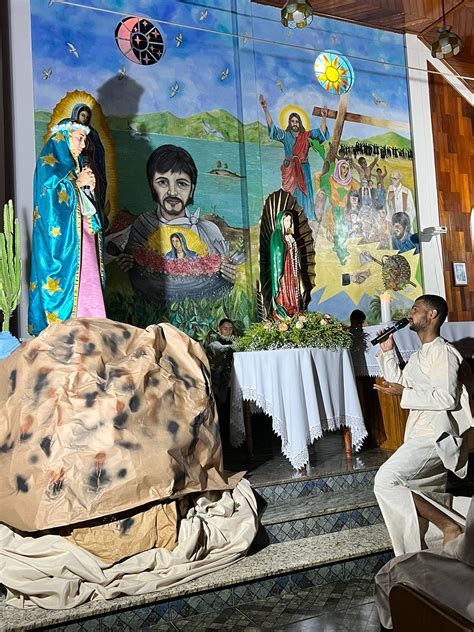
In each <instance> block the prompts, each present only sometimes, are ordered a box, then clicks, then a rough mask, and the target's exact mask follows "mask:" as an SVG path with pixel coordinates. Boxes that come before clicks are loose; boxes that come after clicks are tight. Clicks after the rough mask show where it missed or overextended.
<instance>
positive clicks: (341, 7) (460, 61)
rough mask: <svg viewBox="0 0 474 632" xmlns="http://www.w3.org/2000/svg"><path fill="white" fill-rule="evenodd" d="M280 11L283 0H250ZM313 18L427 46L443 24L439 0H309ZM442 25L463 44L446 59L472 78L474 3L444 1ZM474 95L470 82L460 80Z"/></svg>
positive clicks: (458, 70) (449, 64) (463, 75)
mask: <svg viewBox="0 0 474 632" xmlns="http://www.w3.org/2000/svg"><path fill="white" fill-rule="evenodd" d="M252 1H253V2H255V3H257V4H266V5H270V6H273V7H278V8H279V9H281V8H282V7H283V5H284V4H285V2H286V0H252ZM310 3H311V5H312V7H313V12H314V14H315V15H321V16H324V17H327V18H336V19H339V20H346V21H348V22H355V23H357V24H364V25H365V26H373V27H376V28H381V29H386V30H389V31H396V32H399V33H414V34H416V35H418V37H419V38H420V39H421V40H422V41H423V42H424V43H425V44H426V45H427V46H428V47H430V46H431V42H432V41H433V40H435V39H436V37H437V34H438V33H437V28H438V27H439V26H442V25H443V18H442V15H443V11H442V3H441V0H381V1H380V0H356V1H354V0H310ZM444 5H445V11H446V24H448V25H451V26H452V30H453V31H454V32H455V33H457V34H458V35H459V36H460V37H461V39H462V42H463V48H462V50H461V52H460V53H459V54H458V55H456V57H452V58H451V59H449V60H446V61H445V62H444V63H446V64H447V65H448V66H449V67H450V68H451V70H453V71H454V72H455V73H456V74H457V75H460V76H461V77H472V78H474V0H445V3H444ZM464 83H465V84H466V85H467V86H468V87H469V88H470V90H471V92H474V79H472V80H464Z"/></svg>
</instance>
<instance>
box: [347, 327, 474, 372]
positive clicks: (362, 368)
mask: <svg viewBox="0 0 474 632" xmlns="http://www.w3.org/2000/svg"><path fill="white" fill-rule="evenodd" d="M391 324H392V323H389V324H388V325H372V326H371V327H364V328H363V329H362V330H356V331H355V334H354V336H355V344H354V348H353V350H352V361H353V363H354V370H355V374H356V375H371V376H379V377H380V376H381V375H382V373H381V370H380V367H379V365H378V363H377V359H376V357H375V354H376V353H377V352H378V351H379V349H380V347H379V345H375V346H374V345H372V344H370V340H372V338H375V336H376V335H377V332H378V331H379V330H380V329H384V328H385V327H389V326H390V325H391ZM360 332H363V334H364V335H363V336H362V335H361V334H360ZM440 335H441V337H442V338H444V339H445V340H447V341H448V342H451V343H452V344H453V345H454V346H455V347H456V348H457V350H458V351H459V353H460V354H461V355H462V356H463V357H464V358H471V357H473V356H474V322H472V321H468V322H459V323H444V324H443V326H442V327H441V334H440ZM394 340H395V344H396V346H397V349H398V352H399V355H400V356H401V357H402V359H403V360H405V362H407V361H408V359H409V357H410V356H411V354H412V353H414V352H415V351H417V350H418V349H419V348H420V346H421V343H420V339H419V338H418V335H417V334H416V333H415V332H414V331H411V329H410V328H409V327H405V328H404V329H400V331H397V332H396V333H395V335H394Z"/></svg>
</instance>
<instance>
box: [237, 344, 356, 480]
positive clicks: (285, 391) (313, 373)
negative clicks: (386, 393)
mask: <svg viewBox="0 0 474 632" xmlns="http://www.w3.org/2000/svg"><path fill="white" fill-rule="evenodd" d="M242 400H248V401H251V402H254V404H255V405H256V406H257V407H258V408H260V409H261V410H262V411H263V412H264V413H266V414H267V415H270V416H271V417H272V422H273V430H274V432H275V433H276V434H277V435H278V436H279V437H281V443H282V452H283V454H284V455H285V456H286V457H287V458H288V460H289V461H290V463H291V464H292V465H293V467H294V468H296V469H300V468H302V467H304V466H305V465H306V464H307V463H308V461H309V454H308V445H309V444H310V443H312V442H313V441H314V440H315V439H319V438H320V437H321V436H322V434H323V432H325V431H327V430H336V429H337V428H340V427H341V426H347V427H348V428H350V430H351V433H352V444H353V446H354V448H355V449H356V450H358V449H360V447H361V445H362V442H363V440H364V438H365V437H366V436H367V431H366V429H365V425H364V419H363V416H362V411H361V408H360V404H359V399H358V396H357V388H356V384H355V377H354V369H353V367H352V360H351V356H350V353H349V352H348V351H347V350H342V351H326V350H324V349H281V350H276V351H253V352H245V353H235V354H234V365H233V369H232V378H231V412H230V440H231V443H232V445H234V446H238V445H241V444H242V442H243V441H244V437H245V429H244V419H243V401H242Z"/></svg>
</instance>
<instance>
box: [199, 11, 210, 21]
mask: <svg viewBox="0 0 474 632" xmlns="http://www.w3.org/2000/svg"><path fill="white" fill-rule="evenodd" d="M208 15H209V12H208V10H207V9H204V11H201V13H200V15H199V21H200V22H202V21H203V20H205V19H206V18H207V16H208Z"/></svg>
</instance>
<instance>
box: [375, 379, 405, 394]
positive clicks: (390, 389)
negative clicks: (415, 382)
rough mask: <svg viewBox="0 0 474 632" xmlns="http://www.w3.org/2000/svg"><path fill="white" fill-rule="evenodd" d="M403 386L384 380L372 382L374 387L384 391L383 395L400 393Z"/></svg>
mask: <svg viewBox="0 0 474 632" xmlns="http://www.w3.org/2000/svg"><path fill="white" fill-rule="evenodd" d="M404 388H405V387H404V386H402V385H401V384H397V382H386V381H385V380H384V381H383V382H382V385H381V386H380V384H374V389H375V390H376V391H380V392H381V393H385V395H402V394H403V389H404Z"/></svg>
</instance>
